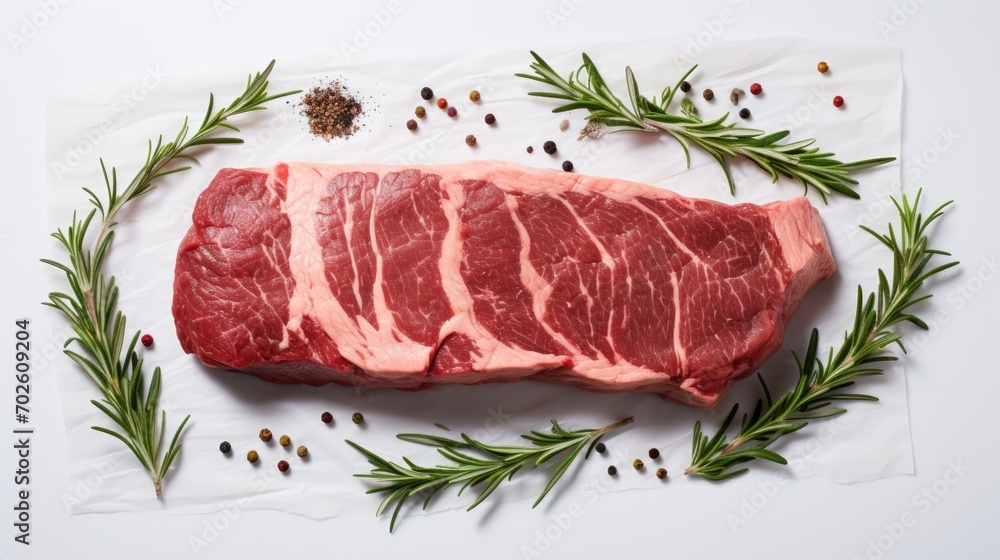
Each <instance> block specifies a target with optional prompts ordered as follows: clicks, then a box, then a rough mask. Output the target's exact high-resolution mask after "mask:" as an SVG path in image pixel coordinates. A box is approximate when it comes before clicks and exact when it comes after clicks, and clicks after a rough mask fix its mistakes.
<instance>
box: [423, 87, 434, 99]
mask: <svg viewBox="0 0 1000 560" xmlns="http://www.w3.org/2000/svg"><path fill="white" fill-rule="evenodd" d="M420 97H421V98H422V99H426V100H430V98H432V97H434V90H432V89H431V88H429V87H425V88H424V89H422V90H420Z"/></svg>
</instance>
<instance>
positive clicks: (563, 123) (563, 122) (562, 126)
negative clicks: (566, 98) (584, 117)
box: [559, 119, 569, 132]
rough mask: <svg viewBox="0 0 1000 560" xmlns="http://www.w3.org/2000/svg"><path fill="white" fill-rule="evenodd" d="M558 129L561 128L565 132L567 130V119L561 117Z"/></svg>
mask: <svg viewBox="0 0 1000 560" xmlns="http://www.w3.org/2000/svg"><path fill="white" fill-rule="evenodd" d="M559 130H561V131H563V132H566V131H567V130H569V119H563V120H562V121H561V122H560V123H559Z"/></svg>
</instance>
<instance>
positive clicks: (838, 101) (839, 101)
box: [833, 95, 844, 107]
mask: <svg viewBox="0 0 1000 560" xmlns="http://www.w3.org/2000/svg"><path fill="white" fill-rule="evenodd" d="M833 106H834V107H843V106H844V98H843V97H841V96H839V95H838V96H837V97H834V98H833Z"/></svg>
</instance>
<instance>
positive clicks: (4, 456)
mask: <svg viewBox="0 0 1000 560" xmlns="http://www.w3.org/2000/svg"><path fill="white" fill-rule="evenodd" d="M365 4H366V3H361V2H359V3H352V5H348V6H339V7H337V8H336V9H335V8H332V7H330V8H325V7H321V6H318V5H317V6H312V5H310V6H307V5H305V4H304V3H296V2H285V3H283V4H282V5H281V6H280V7H278V6H277V5H276V4H275V3H265V2H262V1H260V0H243V2H238V1H236V0H233V1H231V2H229V3H222V2H215V3H213V2H208V1H205V2H174V3H171V4H170V5H169V6H165V7H164V8H162V9H159V10H156V9H150V8H145V7H142V6H141V5H138V4H136V3H126V2H114V3H112V2H106V3H104V4H103V5H102V6H91V5H84V4H83V3H76V2H67V3H66V4H65V5H62V4H58V8H56V7H54V6H53V7H50V8H49V11H50V12H52V13H54V15H52V16H50V17H45V16H39V15H37V14H38V13H42V14H44V13H45V12H44V7H43V5H44V2H42V3H38V2H9V3H6V4H5V5H4V6H3V8H0V10H2V11H3V12H2V13H3V16H2V17H0V31H2V32H3V35H4V39H5V41H4V44H3V45H0V60H2V61H3V68H4V70H5V71H6V72H5V75H6V76H8V78H7V79H6V80H4V85H5V86H6V87H5V88H4V89H3V91H2V93H0V95H2V96H3V97H2V102H3V106H4V107H5V108H6V109H7V111H6V113H7V114H6V115H5V119H4V122H3V130H4V131H5V132H6V134H5V135H4V136H3V139H2V140H0V142H2V147H3V150H2V152H0V153H3V154H4V155H5V158H4V161H5V163H7V165H6V166H5V171H6V176H5V179H6V181H5V186H4V187H3V189H2V192H3V193H4V197H5V199H6V200H5V204H3V205H0V212H2V219H0V259H2V261H0V262H3V263H5V264H6V267H5V268H6V274H5V277H4V281H3V288H4V296H3V298H2V299H0V339H3V340H13V321H14V319H15V318H21V317H26V316H27V317H31V318H32V319H33V320H35V321H36V323H37V324H40V322H41V321H43V320H44V319H45V318H46V317H48V314H45V313H43V312H42V311H41V310H40V307H39V306H38V304H37V302H39V301H41V300H42V299H43V298H44V287H43V286H40V285H38V283H37V282H35V281H34V279H35V278H37V277H38V276H37V274H35V273H33V272H32V273H30V274H28V273H25V271H26V270H32V269H33V268H34V267H37V266H39V265H38V264H37V262H36V260H35V259H36V258H37V257H38V256H40V255H43V254H47V252H48V249H47V248H48V247H49V244H48V243H47V241H46V238H45V235H46V233H47V230H46V227H45V219H44V213H43V209H44V203H43V202H44V189H43V187H42V185H43V174H44V159H43V158H44V152H43V137H42V126H41V122H42V115H43V101H44V96H45V93H46V91H49V90H52V89H64V88H66V87H67V86H98V85H105V84H108V83H125V84H128V83H140V82H141V80H142V78H143V76H145V75H146V74H147V72H148V68H149V67H150V66H153V67H159V68H160V69H161V70H162V71H163V72H164V73H167V74H170V73H176V74H181V73H185V72H188V71H192V70H193V71H199V70H204V69H215V68H218V67H219V66H220V65H224V64H231V67H232V68H233V69H234V71H235V72H237V73H242V72H245V71H246V70H247V69H251V68H256V67H258V66H259V64H260V61H262V60H267V59H269V58H272V57H277V58H279V59H280V58H281V57H282V56H292V55H299V54H302V53H314V52H325V53H328V54H330V55H333V56H343V51H342V45H343V43H344V42H345V41H347V42H353V41H354V40H355V35H356V34H357V32H358V31H357V28H363V27H364V26H365V25H366V24H369V23H370V22H371V21H372V17H373V16H372V14H371V12H372V11H374V10H383V9H385V7H386V3H383V2H370V3H367V5H365ZM980 4H981V5H980ZM230 5H235V6H232V8H233V9H232V10H231V11H228V10H226V9H220V8H221V7H224V6H230ZM560 11H561V13H562V14H565V15H557V14H560ZM998 12H1000V7H996V6H993V5H989V4H987V3H985V2H983V3H973V2H964V3H956V2H952V3H948V5H944V4H943V3H933V2H926V3H924V4H920V3H918V2H917V1H916V0H909V1H906V2H904V1H898V2H884V3H876V2H850V1H843V2H838V3H829V2H823V3H805V2H780V3H779V2H761V1H754V0H738V1H735V2H733V1H725V2H712V3H700V4H696V3H684V4H677V5H673V6H669V7H665V6H664V5H662V3H654V2H645V3H640V2H615V3H613V4H612V3H600V2H597V1H595V0H591V1H590V2H580V3H579V4H578V5H577V4H575V3H573V2H570V1H566V2H562V3H560V2H557V1H555V0H552V1H548V2H545V1H543V2H534V3H527V2H524V3H516V2H506V3H504V7H503V8H499V7H497V8H495V9H494V8H485V7H482V6H476V5H474V4H473V3H472V2H464V3H444V2H436V3H434V4H433V5H431V4H430V3H413V2H410V3H404V4H403V9H402V11H401V12H399V13H398V14H397V15H395V16H393V17H392V19H391V21H390V22H389V23H388V24H387V25H386V26H385V29H383V30H381V31H380V32H379V33H378V34H377V35H376V36H374V37H371V39H370V42H369V44H368V45H365V46H364V47H363V49H362V50H363V54H362V56H365V57H367V56H373V57H377V56H391V55H393V54H402V53H407V54H413V53H419V52H427V53H439V52H449V51H455V50H462V49H465V48H470V47H476V48H487V49H490V48H541V47H544V46H545V45H548V44H555V43H562V42H579V41H586V40H590V39H593V40H623V39H629V38H642V37H654V36H658V35H666V34H669V35H690V36H691V37H692V41H701V42H702V43H703V44H707V43H711V42H715V41H722V40H730V39H739V38H750V37H756V36H777V35H788V34H796V35H802V36H806V37H814V38H821V39H829V40H842V41H859V42H871V43H880V44H894V45H898V46H899V47H901V49H902V52H903V74H904V80H905V87H904V117H903V154H902V155H903V179H904V181H903V187H904V191H907V192H911V193H912V192H914V191H915V189H916V188H917V187H919V186H927V188H928V189H929V190H930V192H932V193H934V194H935V195H936V196H935V200H940V199H941V198H943V197H950V198H955V199H956V200H957V203H958V204H957V206H956V207H955V208H954V209H953V210H952V212H951V213H950V214H949V216H948V218H947V220H946V222H945V226H944V227H942V228H941V229H940V230H938V232H936V233H935V244H936V246H939V247H942V248H948V249H952V250H953V251H954V252H955V253H956V256H957V257H958V258H960V259H961V260H962V261H963V262H964V263H965V266H964V267H963V269H962V272H961V273H960V274H958V275H955V276H953V277H952V278H950V279H949V280H947V281H944V282H941V283H939V284H937V285H936V286H935V292H936V293H938V294H939V295H940V296H941V297H940V299H938V300H937V301H936V305H935V306H934V307H933V310H934V311H936V312H938V313H939V316H938V319H937V322H936V323H935V324H934V327H935V328H934V329H932V334H931V336H930V338H929V339H927V341H926V344H925V345H924V346H922V348H921V351H920V352H919V353H918V354H919V359H913V360H911V361H909V362H908V365H907V376H908V378H909V391H910V414H911V426H912V434H913V446H914V453H915V462H916V471H917V473H916V476H900V477H895V478H891V479H885V480H880V481H875V482H869V483H860V484H853V485H839V484H836V483H833V482H829V481H827V480H825V479H821V478H811V479H803V480H794V481H790V482H789V483H788V484H784V485H782V486H775V485H774V482H773V481H774V479H773V477H772V475H770V474H767V473H761V474H756V475H751V476H746V477H743V478H741V479H738V480H735V481H732V482H730V483H727V484H725V485H722V486H711V485H709V484H703V485H685V486H686V487H687V488H686V490H687V491H685V492H684V493H683V494H679V493H678V494H676V495H672V494H671V492H669V487H668V488H667V489H664V490H660V491H658V492H657V496H656V498H657V499H652V500H651V499H649V496H640V495H639V494H638V493H636V492H623V493H613V494H604V495H601V496H599V498H598V499H597V500H596V501H594V502H593V503H591V502H589V501H588V500H573V499H566V500H562V501H556V502H554V504H550V507H548V508H542V509H540V510H535V511H531V510H529V509H527V504H525V503H524V502H514V503H504V504H499V505H497V506H495V507H492V506H491V507H488V508H485V509H482V510H477V511H476V512H474V513H472V514H466V513H462V512H461V511H452V512H444V513H441V514H437V515H434V516H431V517H427V518H417V519H411V520H409V522H408V523H405V524H404V525H403V526H402V527H401V530H400V531H399V532H398V533H397V534H395V535H392V536H389V535H388V534H387V533H386V527H385V524H384V523H382V522H381V521H378V522H376V521H374V520H373V519H371V518H370V517H368V516H348V517H341V518H337V519H331V520H326V521H313V520H310V519H305V518H301V517H297V516H292V515H288V514H279V513H273V512H259V511H239V512H238V516H237V518H236V519H235V520H233V521H231V522H228V523H226V524H225V525H228V526H227V528H226V529H225V530H223V531H222V532H221V533H218V534H217V535H216V534H213V533H212V532H211V531H209V532H207V533H206V527H207V526H208V525H207V524H208V523H211V522H213V521H216V523H217V524H219V525H223V523H219V522H218V519H217V518H218V515H217V514H216V515H207V516H166V515H157V514H140V515H136V514H111V515H84V516H74V517H70V516H68V515H67V514H66V512H65V508H64V507H63V503H62V502H63V495H64V493H65V488H66V473H65V442H64V437H63V434H64V424H63V419H62V418H61V415H60V413H59V406H58V398H57V395H56V385H55V382H54V379H53V376H54V375H55V374H56V373H57V372H56V369H57V368H51V369H49V370H43V372H41V373H39V374H38V375H36V376H35V377H34V379H33V395H32V397H33V411H34V414H33V420H34V425H35V427H36V430H37V434H36V437H35V439H34V448H33V456H32V460H33V461H32V468H33V472H32V475H33V479H32V482H33V484H32V488H33V495H32V515H33V518H32V541H33V544H32V545H31V547H30V548H26V547H23V546H22V545H19V544H14V543H13V542H12V541H11V538H12V536H13V532H12V531H11V529H12V528H11V526H10V521H8V519H10V520H12V518H13V516H12V513H11V512H10V510H9V507H10V506H2V505H0V510H6V511H8V515H10V517H9V518H6V519H5V518H3V517H2V516H0V524H3V525H5V526H7V527H8V529H7V531H9V532H4V533H0V539H2V540H0V542H2V543H3V545H2V548H0V551H3V552H4V553H6V554H7V555H8V556H11V557H13V558H54V557H60V556H64V555H69V554H73V553H76V554H79V555H80V557H84V558H90V557H96V556H97V554H98V553H99V552H104V553H105V554H102V556H103V557H106V558H124V557H126V556H128V557H132V556H136V555H140V554H141V555H143V556H145V557H147V558H183V557H189V556H193V555H194V552H193V550H192V546H191V542H190V539H191V538H192V537H199V538H205V539H206V540H208V541H211V544H210V546H209V547H208V548H207V549H204V550H203V551H202V554H201V556H202V557H220V558H221V557H234V556H236V555H242V556H243V557H247V558H258V557H277V556H279V555H282V556H284V555H307V554H308V555H312V554H323V555H326V556H337V557H343V558H359V557H363V556H366V557H386V556H389V555H394V556H395V555H404V554H407V555H411V556H415V557H428V558H429V557H448V558H450V557H467V556H471V555H476V556H479V557H487V558H494V557H495V558H521V557H523V556H524V554H523V548H522V547H539V548H545V549H546V550H544V551H543V552H542V555H544V556H547V557H553V558H562V557H571V556H576V557H600V556H608V557H610V556H612V555H613V556H615V557H619V556H626V555H628V556H632V555H638V554H641V553H656V554H660V555H667V554H669V555H674V556H678V557H682V558H691V557H709V558H711V557H722V556H723V555H730V554H741V555H743V556H745V557H751V558H754V557H765V556H766V557H779V558H800V557H811V558H853V557H855V556H859V557H871V558H875V557H886V558H888V557H898V558H939V557H966V558H984V557H995V556H997V550H998V546H997V545H996V544H995V543H994V542H993V538H992V531H993V520H994V519H995V517H996V515H995V512H994V511H993V509H992V504H993V503H994V502H995V501H996V498H997V497H998V494H1000V492H998V485H997V484H996V483H995V482H993V480H994V477H995V474H993V473H992V472H991V467H992V463H993V460H994V459H996V457H997V453H996V451H995V450H994V447H993V444H992V442H991V441H990V440H988V439H987V438H988V432H987V429H988V428H986V427H981V426H982V425H984V424H985V423H986V421H988V419H989V416H987V414H988V413H989V412H990V411H991V404H992V401H991V400H990V396H991V395H992V394H993V392H994V391H995V389H996V388H997V385H998V382H997V381H996V378H995V374H994V373H993V368H991V367H990V366H992V363H991V362H990V361H988V360H987V359H986V358H985V357H984V356H986V355H987V354H986V352H987V351H988V349H990V342H992V340H991V338H988V337H990V335H992V334H993V332H994V330H993V329H992V328H991V326H992V325H991V322H988V320H989V319H990V318H991V317H990V315H989V312H990V310H992V309H996V308H997V303H998V302H997V299H998V294H997V286H996V283H994V282H992V278H993V275H994V274H995V272H994V271H993V269H992V268H991V267H990V266H986V265H985V264H984V262H985V261H984V259H985V260H986V261H988V262H993V260H994V259H996V258H997V251H998V249H997V246H996V243H995V242H993V239H995V233H994V232H993V231H992V228H991V226H993V225H994V223H993V222H994V220H993V219H992V218H993V214H994V208H996V207H997V203H998V202H1000V195H998V194H997V191H996V186H995V185H993V184H992V181H993V180H994V177H995V173H991V171H993V170H992V169H988V168H987V165H989V163H990V156H991V153H990V152H987V150H988V149H990V148H992V147H993V145H994V139H993V135H992V134H991V132H990V131H991V130H992V128H991V127H990V126H989V124H988V123H989V122H990V120H989V119H990V118H991V117H992V115H991V114H990V111H991V110H992V109H991V105H992V101H993V99H994V98H995V90H996V88H997V86H998V85H1000V83H998V80H997V78H996V75H997V73H996V71H995V68H994V67H993V61H992V57H993V56H994V55H995V54H996V52H997V46H998V45H997V41H996V40H995V39H994V34H995V32H994V30H993V29H991V25H992V22H995V21H996V20H997V16H1000V13H998ZM22 18H28V19H29V20H30V19H32V18H35V19H36V21H44V22H45V24H44V25H42V26H41V27H40V28H39V29H37V32H36V33H34V34H32V33H31V32H30V31H31V30H28V33H26V34H25V35H32V36H31V37H28V38H27V42H26V43H23V42H17V41H16V40H15V42H17V44H16V45H15V44H12V43H11V40H12V39H11V36H12V35H13V34H20V33H24V27H25V22H24V21H22ZM665 54H669V53H665ZM980 123H983V124H980ZM866 208H867V206H866V205H865V204H864V203H860V204H859V212H863V211H865V210H866ZM36 328H37V327H36ZM39 330H40V329H39ZM65 373H69V372H65V371H62V372H59V374H65ZM72 373H75V372H72ZM11 381H12V380H11V379H10V378H9V377H4V378H2V380H0V395H10V397H9V398H10V400H13V398H12V395H13V392H12V383H11ZM88 421H89V419H88ZM5 422H9V420H5ZM5 425H9V424H5ZM2 448H7V449H8V451H7V452H2V453H0V472H5V473H12V472H13V470H14V469H13V451H12V450H10V449H9V444H7V443H4V444H3V445H2V447H0V449H2ZM955 466H960V467H961V468H960V469H959V470H960V474H961V476H960V477H954V476H952V474H953V473H954V471H955ZM2 479H3V480H5V481H6V482H5V483H4V484H3V485H0V487H2V488H4V489H5V490H4V491H3V492H4V494H0V504H5V503H6V504H10V503H12V501H13V485H12V484H11V475H10V474H7V475H3V477H2ZM692 490H693V491H692ZM924 491H927V492H929V493H930V495H931V496H933V500H934V501H933V502H932V501H930V500H927V499H924V498H916V500H915V496H919V495H920V494H921V493H922V492H924ZM766 494H769V495H770V496H766ZM6 496H9V497H6ZM939 496H940V497H939ZM752 503H755V504H757V506H751V505H750V504H752ZM575 504H576V507H574V505H575ZM924 504H930V505H929V507H925V506H924ZM750 507H753V508H754V509H753V510H750V509H748V508H750ZM741 509H743V511H742V512H741ZM571 511H572V512H578V511H579V512H582V513H581V514H580V515H579V516H578V517H574V518H572V520H571V521H568V522H567V519H568V516H567V514H568V513H569V512H571ZM747 512H749V514H748V513H747ZM906 514H911V515H912V516H913V519H914V520H915V523H916V525H915V526H914V527H911V528H903V527H901V526H897V525H896V524H898V523H899V521H900V518H901V516H904V515H906ZM730 515H735V516H743V517H746V518H748V519H749V520H748V522H747V523H746V524H745V525H742V526H740V527H738V528H737V529H736V530H735V531H734V530H733V529H732V528H731V522H730V520H731V519H732V518H731V517H729V516H730ZM560 522H562V523H563V525H564V526H568V527H567V528H565V529H558V530H557V529H554V527H559V523H560ZM547 529H548V533H549V534H550V535H556V534H558V535H559V536H558V537H557V538H555V539H550V540H544V541H543V540H542V539H539V535H540V534H542V533H536V531H540V532H545V531H546V530H547ZM209 537H211V538H209ZM550 541H551V542H550ZM870 541H871V542H878V543H881V544H882V545H883V547H884V548H889V547H890V546H891V548H890V550H889V551H888V552H882V551H881V550H879V551H875V550H874V549H873V548H872V546H873V545H872V544H871V542H870ZM539 545H541V546H539Z"/></svg>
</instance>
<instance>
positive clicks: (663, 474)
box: [656, 469, 667, 480]
mask: <svg viewBox="0 0 1000 560" xmlns="http://www.w3.org/2000/svg"><path fill="white" fill-rule="evenodd" d="M656 478H658V479H660V480H663V479H664V478H667V469H656Z"/></svg>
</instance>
